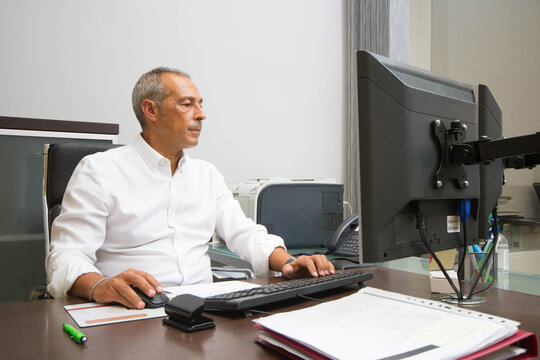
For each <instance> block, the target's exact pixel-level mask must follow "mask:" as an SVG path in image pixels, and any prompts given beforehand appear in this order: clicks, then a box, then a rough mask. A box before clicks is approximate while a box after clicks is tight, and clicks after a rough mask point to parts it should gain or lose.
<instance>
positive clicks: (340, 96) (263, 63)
mask: <svg viewBox="0 0 540 360" xmlns="http://www.w3.org/2000/svg"><path fill="white" fill-rule="evenodd" d="M343 18H344V14H343V3H342V2H341V1H325V0H294V1H288V0H273V1H250V0H228V1H219V0H202V1H197V0H193V1H187V0H183V1H178V0H159V1H152V2H149V1H143V0H115V1H109V0H96V1H87V2H82V1H71V0H51V1H38V0H34V1H25V0H3V1H2V2H0V46H1V49H2V56H1V57H0V65H1V66H0V98H1V99H2V101H1V102H0V115H3V116H18V117H34V118H49V119H62V120H76V121H95V122H116V123H119V124H120V136H119V142H121V143H128V142H130V141H131V140H132V139H133V137H134V136H135V135H136V134H137V132H138V131H140V128H139V126H138V123H137V121H136V119H135V117H134V115H133V112H132V110H131V89H132V87H133V85H134V83H135V82H136V80H137V79H138V77H139V76H140V75H141V74H142V73H143V72H145V71H147V70H150V69H151V68H153V67H156V66H159V65H165V66H172V67H177V68H180V69H183V70H186V71H188V72H190V73H191V75H192V77H193V79H194V81H195V83H196V84H197V85H198V86H199V90H200V91H201V94H202V95H203V97H204V98H205V110H206V112H207V116H208V119H207V120H206V121H205V124H204V129H203V134H202V136H201V141H200V143H199V146H198V147H197V148H195V149H193V150H190V151H189V153H190V155H191V156H193V157H197V158H202V159H205V160H209V161H211V162H213V163H215V164H216V165H217V166H218V168H219V169H220V170H221V171H222V172H223V174H224V176H225V178H226V180H227V181H228V182H235V181H242V180H245V179H248V178H255V177H268V176H284V177H290V178H308V177H309V178H313V177H315V178H321V177H334V178H336V179H337V180H338V181H342V178H343V172H344V160H343V158H344V156H343V153H344V144H343V141H344V130H343V129H344V121H345V96H344V94H345V84H346V78H345V64H344V61H345V57H344V55H345V54H344V52H345V50H344V49H345V43H344V39H345V36H344V34H345V23H344V21H343V20H342V19H343Z"/></svg>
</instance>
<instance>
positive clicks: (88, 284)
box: [69, 269, 163, 309]
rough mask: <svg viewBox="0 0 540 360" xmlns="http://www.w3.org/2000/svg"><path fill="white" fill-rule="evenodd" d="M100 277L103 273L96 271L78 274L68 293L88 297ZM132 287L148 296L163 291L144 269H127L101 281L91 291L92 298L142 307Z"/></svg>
mask: <svg viewBox="0 0 540 360" xmlns="http://www.w3.org/2000/svg"><path fill="white" fill-rule="evenodd" d="M102 278H103V275H100V274H97V273H87V274H83V275H81V276H79V278H78V279H77V280H76V281H75V283H74V284H73V286H72V287H71V290H70V291H69V295H71V296H78V297H81V298H83V299H84V298H86V299H88V297H89V294H90V290H91V289H92V286H94V284H95V283H96V282H97V281H99V280H101V279H102ZM132 287H138V288H139V289H141V290H142V291H144V293H145V294H146V295H148V296H150V297H152V296H154V295H155V294H156V292H158V293H160V292H163V288H162V286H161V284H160V283H159V282H158V281H157V280H156V279H155V278H154V277H153V276H152V275H150V274H148V273H146V272H144V271H140V270H135V269H129V270H126V271H124V272H122V273H120V274H118V275H116V276H115V277H112V278H109V279H106V280H103V281H101V282H100V283H99V284H98V285H97V286H96V287H95V288H94V291H93V292H92V300H93V301H97V302H99V303H110V302H117V303H120V304H122V305H124V306H126V307H128V308H132V309H133V308H134V309H142V308H144V302H143V301H142V300H141V298H140V297H139V296H138V295H137V293H136V292H135V291H134V290H133V288H132Z"/></svg>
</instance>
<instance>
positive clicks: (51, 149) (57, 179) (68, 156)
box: [30, 143, 122, 300]
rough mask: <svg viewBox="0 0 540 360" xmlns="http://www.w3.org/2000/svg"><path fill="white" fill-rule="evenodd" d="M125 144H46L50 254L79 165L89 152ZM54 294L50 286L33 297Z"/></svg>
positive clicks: (45, 190) (45, 197) (45, 189)
mask: <svg viewBox="0 0 540 360" xmlns="http://www.w3.org/2000/svg"><path fill="white" fill-rule="evenodd" d="M119 146H122V145H116V144H92V143H57V144H45V147H44V149H43V150H44V152H43V227H44V229H43V230H44V233H45V254H48V253H49V243H50V241H51V239H50V234H51V226H52V223H53V221H54V219H55V218H56V217H57V216H58V215H60V211H61V210H62V198H63V197H64V192H65V191H66V187H67V184H68V182H69V179H70V178H71V175H72V174H73V171H74V170H75V168H76V167H77V164H79V162H80V161H81V159H82V158H83V157H85V156H86V155H90V154H94V153H97V152H101V151H106V150H109V149H112V148H115V147H119ZM50 297H51V295H50V294H49V293H48V292H47V286H46V285H41V286H37V287H35V288H33V289H32V292H31V294H30V300H34V299H46V298H50Z"/></svg>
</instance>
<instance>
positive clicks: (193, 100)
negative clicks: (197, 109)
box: [178, 96, 203, 104]
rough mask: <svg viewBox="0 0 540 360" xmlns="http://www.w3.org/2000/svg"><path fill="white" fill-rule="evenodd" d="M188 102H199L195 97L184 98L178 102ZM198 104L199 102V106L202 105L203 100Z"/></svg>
mask: <svg viewBox="0 0 540 360" xmlns="http://www.w3.org/2000/svg"><path fill="white" fill-rule="evenodd" d="M186 100H189V101H191V102H197V98H196V97H194V96H184V97H182V98H180V100H178V101H180V102H182V101H186ZM198 102H199V104H202V102H203V98H200V99H199V101H198Z"/></svg>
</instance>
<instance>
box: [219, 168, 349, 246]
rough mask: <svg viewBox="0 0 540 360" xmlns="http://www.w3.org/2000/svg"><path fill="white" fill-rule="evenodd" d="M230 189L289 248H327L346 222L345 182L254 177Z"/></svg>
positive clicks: (256, 220)
mask: <svg viewBox="0 0 540 360" xmlns="http://www.w3.org/2000/svg"><path fill="white" fill-rule="evenodd" d="M229 189H230V190H231V191H232V193H233V196H234V198H235V199H236V200H237V201H238V202H239V203H240V207H241V208H242V210H243V211H244V214H246V216H248V217H249V218H251V219H252V220H253V221H255V222H256V223H257V224H262V225H264V226H265V227H266V228H267V230H268V232H269V233H270V234H274V235H278V236H280V237H282V238H283V240H284V241H285V245H286V246H287V247H288V248H294V247H297V248H302V247H309V248H314V247H326V244H327V243H328V241H329V240H330V238H331V237H332V235H333V233H334V231H335V230H336V229H337V228H338V226H339V225H340V224H341V222H342V221H343V184H336V183H335V180H334V179H324V180H311V179H309V180H290V179H286V178H268V179H255V180H250V181H247V182H243V183H236V184H231V185H230V186H229Z"/></svg>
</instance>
